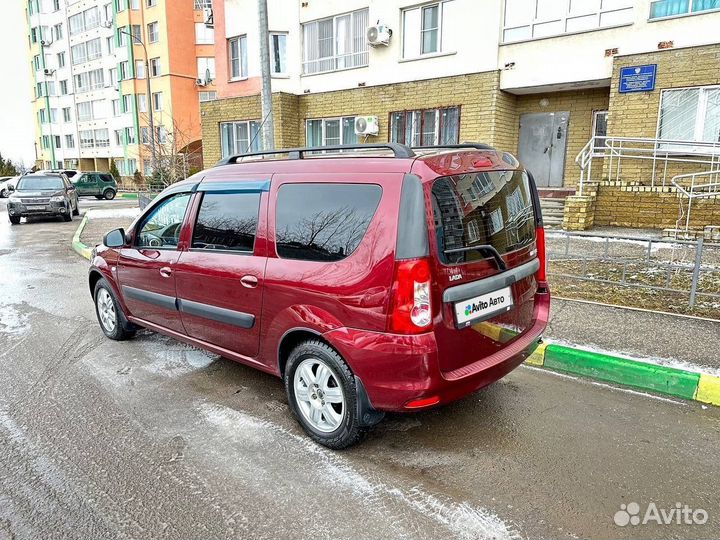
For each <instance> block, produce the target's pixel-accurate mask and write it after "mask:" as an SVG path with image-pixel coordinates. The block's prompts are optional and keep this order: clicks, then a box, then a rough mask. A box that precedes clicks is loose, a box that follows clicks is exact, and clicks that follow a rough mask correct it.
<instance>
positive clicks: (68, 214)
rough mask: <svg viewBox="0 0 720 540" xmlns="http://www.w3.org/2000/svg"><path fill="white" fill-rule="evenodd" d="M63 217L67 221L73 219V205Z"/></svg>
mask: <svg viewBox="0 0 720 540" xmlns="http://www.w3.org/2000/svg"><path fill="white" fill-rule="evenodd" d="M62 218H63V220H65V221H72V218H73V212H72V206H71V207H70V208H68V212H67V214H63V215H62Z"/></svg>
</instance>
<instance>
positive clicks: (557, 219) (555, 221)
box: [540, 197, 565, 229]
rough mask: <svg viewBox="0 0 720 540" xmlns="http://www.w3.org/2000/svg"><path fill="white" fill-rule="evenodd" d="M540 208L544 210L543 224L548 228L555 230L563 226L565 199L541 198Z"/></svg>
mask: <svg viewBox="0 0 720 540" xmlns="http://www.w3.org/2000/svg"><path fill="white" fill-rule="evenodd" d="M540 208H542V216H543V223H544V224H545V226H546V227H548V228H551V229H555V228H559V227H560V226H562V221H563V214H564V213H565V199H560V198H549V197H541V198H540Z"/></svg>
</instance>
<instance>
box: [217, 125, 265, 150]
mask: <svg viewBox="0 0 720 540" xmlns="http://www.w3.org/2000/svg"><path fill="white" fill-rule="evenodd" d="M220 137H221V139H222V157H228V156H234V155H237V154H246V153H248V152H258V151H260V150H261V149H262V137H261V135H260V122H259V121H256V120H250V121H248V122H224V123H222V124H220Z"/></svg>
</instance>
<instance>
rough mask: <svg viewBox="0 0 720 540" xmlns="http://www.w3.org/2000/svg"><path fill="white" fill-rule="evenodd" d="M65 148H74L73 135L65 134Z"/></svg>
mask: <svg viewBox="0 0 720 540" xmlns="http://www.w3.org/2000/svg"><path fill="white" fill-rule="evenodd" d="M65 148H75V137H74V136H73V135H65Z"/></svg>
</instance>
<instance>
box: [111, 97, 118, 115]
mask: <svg viewBox="0 0 720 540" xmlns="http://www.w3.org/2000/svg"><path fill="white" fill-rule="evenodd" d="M111 103H112V113H113V116H120V100H119V99H113V100H112V102H111Z"/></svg>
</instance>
